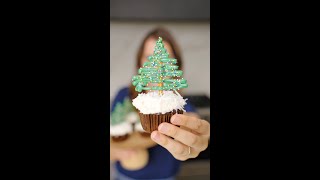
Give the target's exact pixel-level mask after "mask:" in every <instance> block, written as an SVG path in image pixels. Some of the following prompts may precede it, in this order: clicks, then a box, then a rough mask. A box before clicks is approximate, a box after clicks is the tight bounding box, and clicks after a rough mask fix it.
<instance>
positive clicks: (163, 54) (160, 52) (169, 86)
mask: <svg viewBox="0 0 320 180" xmlns="http://www.w3.org/2000/svg"><path fill="white" fill-rule="evenodd" d="M176 63H177V60H176V59H173V58H169V54H168V52H167V50H166V49H165V48H164V44H163V42H162V38H161V37H159V39H158V41H157V43H156V46H155V49H154V52H153V55H152V56H149V57H148V61H147V62H145V63H144V64H143V67H142V68H140V69H139V72H138V73H139V75H136V76H133V78H132V84H133V85H134V86H135V87H136V88H135V90H136V91H138V92H141V91H143V90H158V91H159V94H162V91H163V90H167V91H168V90H179V89H181V88H187V87H188V84H187V80H185V79H183V78H181V79H177V78H176V77H181V76H182V74H183V72H182V71H181V70H178V68H179V67H178V66H177V65H174V64H176ZM174 77H175V78H174ZM149 83H156V84H157V85H156V86H151V87H150V86H148V85H149Z"/></svg>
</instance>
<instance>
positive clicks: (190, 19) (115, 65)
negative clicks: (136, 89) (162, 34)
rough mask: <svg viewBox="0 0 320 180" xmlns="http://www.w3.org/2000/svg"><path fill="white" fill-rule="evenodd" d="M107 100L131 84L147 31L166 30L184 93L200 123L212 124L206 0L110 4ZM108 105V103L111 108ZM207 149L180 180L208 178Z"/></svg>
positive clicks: (128, 0) (124, 0) (142, 0)
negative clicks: (179, 63)
mask: <svg viewBox="0 0 320 180" xmlns="http://www.w3.org/2000/svg"><path fill="white" fill-rule="evenodd" d="M110 8H111V9H110V61H111V62H110V78H111V80H110V99H111V101H112V100H113V99H114V97H115V95H116V93H117V91H118V90H119V89H120V88H122V87H125V86H128V85H129V84H130V83H131V78H132V76H133V75H135V74H137V72H135V58H136V54H137V50H138V46H139V45H140V43H141V42H142V39H143V37H144V36H145V35H146V34H147V32H149V31H150V30H151V29H153V28H155V27H158V26H161V27H164V28H166V29H168V30H169V31H170V32H171V33H172V34H173V36H174V38H175V40H176V41H177V43H178V45H179V46H180V48H181V52H182V58H183V60H184V69H183V70H184V75H183V77H184V78H185V79H187V81H188V84H189V87H188V88H187V89H184V97H185V98H188V99H189V100H188V101H187V102H191V103H192V104H193V105H194V106H195V107H196V109H197V111H198V113H199V114H200V116H201V117H202V119H205V120H208V121H210V104H209V103H210V102H209V101H210V0H161V1H159V0H158V1H156V0H111V1H110ZM110 105H111V102H110ZM209 152H210V145H209V148H208V149H207V150H206V151H204V152H202V153H201V154H200V156H199V157H198V158H196V159H192V160H188V161H186V162H183V164H182V168H181V171H180V173H179V176H178V179H195V178H200V179H209V178H210V171H209V168H210V156H209Z"/></svg>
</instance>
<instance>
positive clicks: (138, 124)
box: [134, 122, 146, 132]
mask: <svg viewBox="0 0 320 180" xmlns="http://www.w3.org/2000/svg"><path fill="white" fill-rule="evenodd" d="M134 130H135V131H138V132H146V131H145V130H144V129H143V127H142V125H141V123H140V122H136V123H135V124H134Z"/></svg>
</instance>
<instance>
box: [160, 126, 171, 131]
mask: <svg viewBox="0 0 320 180" xmlns="http://www.w3.org/2000/svg"><path fill="white" fill-rule="evenodd" d="M168 129H169V127H168V125H166V124H160V126H159V131H160V132H167V131H168Z"/></svg>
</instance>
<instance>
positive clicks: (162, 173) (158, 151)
mask: <svg viewBox="0 0 320 180" xmlns="http://www.w3.org/2000/svg"><path fill="white" fill-rule="evenodd" d="M128 96H129V88H127V87H126V88H123V89H121V90H120V91H119V92H118V94H117V95H116V97H115V99H114V101H113V103H112V107H111V111H113V110H114V108H115V106H116V104H117V103H118V102H123V101H124V99H125V98H127V97H128ZM184 109H185V110H186V111H187V112H194V111H195V110H194V108H193V106H192V105H191V104H190V103H188V104H187V105H186V106H185V107H184ZM148 152H149V162H148V164H147V165H146V166H145V167H143V168H142V169H139V170H136V171H130V170H126V169H124V168H123V167H122V166H121V164H120V162H116V164H115V170H116V171H117V174H118V178H119V176H120V177H122V178H120V179H170V178H172V177H173V176H175V175H176V174H177V173H178V171H179V168H180V161H178V160H177V159H175V158H174V157H173V156H172V154H171V153H170V152H169V151H168V150H166V149H165V148H163V147H162V146H160V145H156V146H154V147H151V148H149V149H148ZM119 174H120V175H119ZM123 177H126V178H123Z"/></svg>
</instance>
